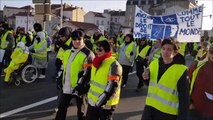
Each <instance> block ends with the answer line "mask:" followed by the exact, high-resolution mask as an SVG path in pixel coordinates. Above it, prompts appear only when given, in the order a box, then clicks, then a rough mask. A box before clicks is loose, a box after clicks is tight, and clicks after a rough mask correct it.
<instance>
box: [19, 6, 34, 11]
mask: <svg viewBox="0 0 213 120" xmlns="http://www.w3.org/2000/svg"><path fill="white" fill-rule="evenodd" d="M20 9H30V10H31V9H33V7H32V6H31V5H27V6H24V7H20Z"/></svg>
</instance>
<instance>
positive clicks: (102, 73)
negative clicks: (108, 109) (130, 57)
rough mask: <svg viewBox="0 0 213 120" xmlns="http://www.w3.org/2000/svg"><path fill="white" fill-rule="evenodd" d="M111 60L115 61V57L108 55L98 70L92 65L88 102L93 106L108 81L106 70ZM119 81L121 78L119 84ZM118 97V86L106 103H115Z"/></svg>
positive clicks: (108, 68) (109, 104) (110, 104)
mask: <svg viewBox="0 0 213 120" xmlns="http://www.w3.org/2000/svg"><path fill="white" fill-rule="evenodd" d="M113 62H115V59H114V58H113V57H110V58H107V59H106V60H104V61H103V63H102V65H101V66H100V68H98V70H97V69H96V68H95V67H94V66H92V71H91V82H90V90H89V92H88V102H89V104H90V105H92V106H94V105H95V104H96V103H97V102H98V100H99V96H100V95H101V94H103V93H104V91H105V89H106V86H107V83H108V74H109V73H108V72H109V70H110V66H111V64H112V63H113ZM120 82H121V80H120V81H119V85H120ZM119 99H120V87H119V88H118V89H117V90H116V92H115V95H114V96H113V97H110V99H109V100H108V101H107V103H106V105H108V106H112V105H116V104H118V102H119Z"/></svg>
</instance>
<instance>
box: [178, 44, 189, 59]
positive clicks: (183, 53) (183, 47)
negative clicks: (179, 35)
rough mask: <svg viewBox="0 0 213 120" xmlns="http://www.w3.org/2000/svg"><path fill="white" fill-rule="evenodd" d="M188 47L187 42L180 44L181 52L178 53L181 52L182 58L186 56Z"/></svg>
mask: <svg viewBox="0 0 213 120" xmlns="http://www.w3.org/2000/svg"><path fill="white" fill-rule="evenodd" d="M186 45H187V42H181V43H179V50H178V52H179V53H180V54H181V55H182V56H185V53H186Z"/></svg>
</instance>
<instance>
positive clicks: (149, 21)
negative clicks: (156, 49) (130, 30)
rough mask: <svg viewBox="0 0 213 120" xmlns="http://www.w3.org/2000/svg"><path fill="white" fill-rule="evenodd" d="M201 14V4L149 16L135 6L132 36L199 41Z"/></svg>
mask: <svg viewBox="0 0 213 120" xmlns="http://www.w3.org/2000/svg"><path fill="white" fill-rule="evenodd" d="M202 15H203V6H198V7H195V8H192V9H187V10H184V11H182V12H179V13H176V14H171V15H166V16H151V15H149V14H147V13H146V12H144V11H143V10H141V9H140V8H139V7H137V6H136V8H135V21H134V38H142V37H145V38H148V39H152V40H156V39H158V38H160V39H164V38H176V39H177V40H178V41H179V42H199V41H200V35H201V29H202V18H203V16H202Z"/></svg>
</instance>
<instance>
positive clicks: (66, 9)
mask: <svg viewBox="0 0 213 120" xmlns="http://www.w3.org/2000/svg"><path fill="white" fill-rule="evenodd" d="M75 9H77V7H69V8H64V9H63V11H73V10H75Z"/></svg>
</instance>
